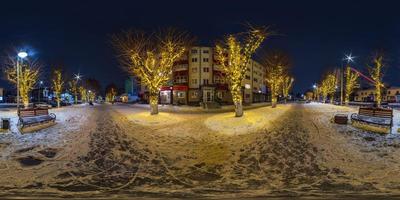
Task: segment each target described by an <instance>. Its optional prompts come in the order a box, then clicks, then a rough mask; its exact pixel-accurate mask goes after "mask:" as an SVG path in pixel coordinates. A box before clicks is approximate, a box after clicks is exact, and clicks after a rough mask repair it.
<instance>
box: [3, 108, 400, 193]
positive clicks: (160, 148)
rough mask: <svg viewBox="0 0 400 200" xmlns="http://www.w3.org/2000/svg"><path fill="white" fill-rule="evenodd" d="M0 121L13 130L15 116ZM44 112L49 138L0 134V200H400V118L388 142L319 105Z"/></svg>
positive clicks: (7, 113) (6, 113)
mask: <svg viewBox="0 0 400 200" xmlns="http://www.w3.org/2000/svg"><path fill="white" fill-rule="evenodd" d="M0 112H1V117H5V116H9V117H12V119H13V122H16V117H15V116H14V115H15V111H12V110H11V111H0ZM51 112H54V113H56V114H57V124H56V125H54V126H52V127H50V128H47V129H43V130H41V131H38V132H35V133H28V134H24V135H21V134H20V133H18V130H17V129H16V127H15V126H13V127H12V129H11V130H10V131H9V132H7V133H0V152H1V157H0V173H1V174H2V175H1V176H0V198H1V197H2V198H5V197H32V196H33V197H35V196H36V197H43V196H51V197H52V198H57V197H82V198H103V197H107V198H118V199H122V198H132V197H158V198H161V197H162V198H165V197H180V198H183V197H203V198H229V199H232V198H241V197H288V196H295V197H306V198H308V197H309V198H318V197H327V196H328V197H330V198H341V197H348V196H357V197H367V196H368V197H370V196H373V197H377V196H383V197H394V196H396V195H400V136H399V135H398V134H396V131H397V129H396V128H398V127H399V123H400V118H399V115H400V114H399V112H398V111H396V112H395V116H396V117H395V120H394V122H395V126H396V127H395V128H394V130H395V131H394V133H395V134H390V135H379V134H374V133H368V132H365V131H361V130H359V129H356V128H353V127H352V126H351V125H336V124H333V123H331V118H332V116H333V115H334V114H336V113H348V114H349V113H353V112H356V108H350V107H339V106H333V105H326V104H287V105H278V107H277V108H274V109H273V108H271V107H261V108H255V109H251V110H246V111H245V115H244V117H242V118H235V117H233V113H231V112H226V113H179V112H171V113H170V112H168V113H166V112H162V113H160V114H159V115H149V114H148V110H147V109H146V108H140V107H136V108H133V107H131V106H128V105H119V104H117V105H96V106H93V107H90V106H74V107H67V108H62V109H53V110H51ZM14 125H15V123H14Z"/></svg>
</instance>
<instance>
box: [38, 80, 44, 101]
mask: <svg viewBox="0 0 400 200" xmlns="http://www.w3.org/2000/svg"><path fill="white" fill-rule="evenodd" d="M42 85H43V81H39V92H38V102H39V103H40V89H41V88H42Z"/></svg>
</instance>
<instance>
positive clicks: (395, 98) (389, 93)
mask: <svg viewBox="0 0 400 200" xmlns="http://www.w3.org/2000/svg"><path fill="white" fill-rule="evenodd" d="M375 96H376V93H375V89H373V88H370V89H364V90H358V91H356V92H355V95H354V101H364V102H365V101H375ZM382 100H383V101H388V102H399V101H400V88H399V87H391V88H387V89H384V90H383V92H382Z"/></svg>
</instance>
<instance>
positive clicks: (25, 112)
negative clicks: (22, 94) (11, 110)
mask: <svg viewBox="0 0 400 200" xmlns="http://www.w3.org/2000/svg"><path fill="white" fill-rule="evenodd" d="M18 116H19V117H34V116H35V109H32V108H28V109H23V110H19V113H18Z"/></svg>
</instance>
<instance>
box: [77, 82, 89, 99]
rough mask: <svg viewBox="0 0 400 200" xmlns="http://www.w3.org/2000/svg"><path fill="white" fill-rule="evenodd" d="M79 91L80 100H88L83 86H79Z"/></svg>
mask: <svg viewBox="0 0 400 200" xmlns="http://www.w3.org/2000/svg"><path fill="white" fill-rule="evenodd" d="M79 93H80V95H81V101H82V102H87V101H88V95H87V90H86V88H84V87H83V86H80V87H79Z"/></svg>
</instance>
